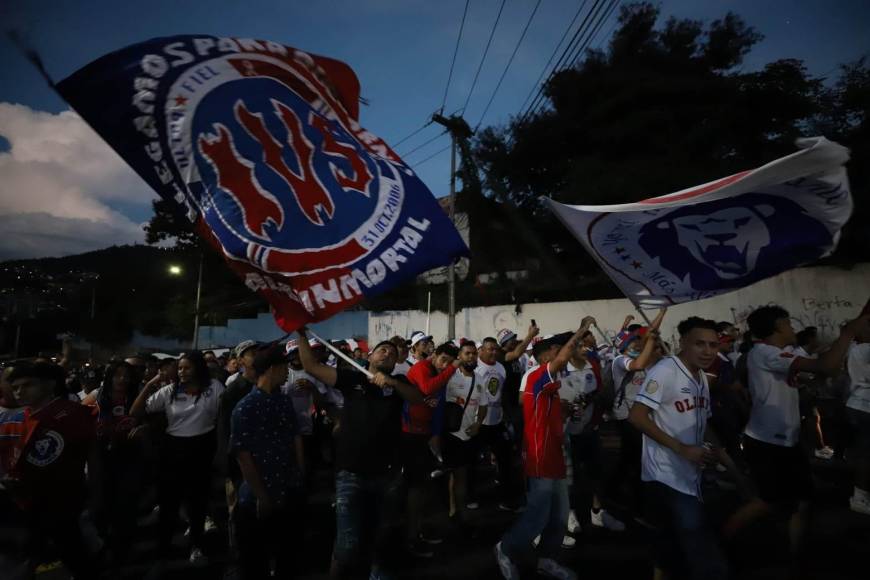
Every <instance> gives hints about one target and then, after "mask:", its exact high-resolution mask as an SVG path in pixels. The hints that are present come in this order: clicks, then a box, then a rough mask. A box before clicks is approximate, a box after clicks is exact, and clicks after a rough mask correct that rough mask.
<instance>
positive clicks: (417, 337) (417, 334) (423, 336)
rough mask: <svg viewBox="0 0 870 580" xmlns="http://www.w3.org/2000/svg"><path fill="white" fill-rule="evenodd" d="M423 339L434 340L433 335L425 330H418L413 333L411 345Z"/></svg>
mask: <svg viewBox="0 0 870 580" xmlns="http://www.w3.org/2000/svg"><path fill="white" fill-rule="evenodd" d="M421 340H432V336H431V335H427V334H426V333H425V332H423V331H421V330H418V331H416V332H414V333H413V334H411V347H412V348H413V347H414V345H415V344H417V343H418V342H420V341H421Z"/></svg>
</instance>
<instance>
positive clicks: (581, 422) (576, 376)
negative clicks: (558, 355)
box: [559, 363, 598, 435]
mask: <svg viewBox="0 0 870 580" xmlns="http://www.w3.org/2000/svg"><path fill="white" fill-rule="evenodd" d="M565 370H566V371H567V373H568V374H567V375H565V377H564V378H563V379H562V381H561V386H560V387H559V398H560V399H562V400H563V401H566V402H568V403H571V404H572V405H578V406H582V405H583V404H584V402H585V399H586V397H588V396H589V395H590V394H591V393H594V392H595V391H597V390H598V381H597V379H596V378H595V373H594V372H592V368H591V367H590V366H589V365H588V364H587V365H586V366H585V367H583V368H582V369H578V368H577V367H575V366H574V365H572V364H571V363H568V366H567V367H566V369H565ZM594 412H595V405H594V404H588V403H587V404H585V406H584V407H583V410H582V411H581V412H579V413H576V414H572V416H571V417H569V418H568V424H567V425H566V427H565V432H566V433H568V434H569V435H579V434H580V433H582V432H583V429H584V428H585V427H586V425H588V424H589V422H590V421H591V420H592V415H593V413H594Z"/></svg>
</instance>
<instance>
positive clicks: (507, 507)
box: [498, 502, 525, 514]
mask: <svg viewBox="0 0 870 580" xmlns="http://www.w3.org/2000/svg"><path fill="white" fill-rule="evenodd" d="M498 509H500V510H501V511H503V512H512V513H515V514H518V513H521V512H522V511H523V510H524V509H525V508H524V507H523V506H521V505H511V504H509V503H505V502H499V504H498Z"/></svg>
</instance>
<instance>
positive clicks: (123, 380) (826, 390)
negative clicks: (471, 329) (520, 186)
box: [0, 306, 870, 580]
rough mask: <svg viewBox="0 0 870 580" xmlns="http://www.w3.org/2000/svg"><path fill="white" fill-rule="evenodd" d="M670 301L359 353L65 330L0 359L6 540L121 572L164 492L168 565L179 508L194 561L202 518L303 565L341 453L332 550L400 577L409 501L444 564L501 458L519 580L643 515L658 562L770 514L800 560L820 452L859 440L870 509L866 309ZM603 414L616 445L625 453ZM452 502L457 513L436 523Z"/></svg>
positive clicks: (709, 552)
mask: <svg viewBox="0 0 870 580" xmlns="http://www.w3.org/2000/svg"><path fill="white" fill-rule="evenodd" d="M664 316H665V312H664V311H662V312H661V313H660V314H659V315H658V316H657V317H656V318H655V319H654V320H653V321H652V322H651V323H649V324H648V325H647V326H642V325H639V324H634V323H633V318H632V317H631V316H629V317H627V318H626V320H625V323H624V325H623V328H622V329H621V331H620V332H619V333H618V334H617V335H616V336H613V337H607V336H605V335H604V334H603V333H601V331H600V330H598V328H597V326H596V324H595V320H594V319H592V318H591V317H586V318H584V319H583V320H582V322H581V323H580V325H579V328H577V329H575V330H573V331H570V332H564V333H561V334H554V335H548V336H543V337H542V336H540V330H539V328H538V327H537V325H536V324H535V323H534V321H532V325H531V326H530V327H529V329H528V332H527V333H526V334H525V335H524V336H523V337H520V336H518V335H517V334H516V333H515V332H514V331H512V330H510V329H503V330H501V331H499V332H498V333H497V335H496V336H495V337H483V338H482V340H479V341H477V340H470V339H460V340H454V341H448V342H444V343H443V344H440V345H437V346H436V344H435V343H434V342H433V339H432V337H431V336H427V335H426V334H425V333H423V332H415V333H413V334H412V335H411V336H410V337H407V338H406V337H401V336H395V337H393V338H391V339H390V340H385V341H381V342H378V343H377V344H374V345H373V346H372V347H371V348H367V346H368V345H365V346H363V345H357V346H356V348H353V349H351V348H350V347H349V346H348V343H347V342H345V343H343V344H340V345H338V346H336V345H324V344H322V343H321V342H319V341H318V340H315V339H313V338H309V337H308V336H307V333H306V331H305V330H304V329H303V330H300V331H299V332H298V336H296V337H295V338H293V339H292V340H289V341H287V342H284V341H280V342H269V343H259V342H255V341H253V340H246V341H244V342H242V343H241V344H239V345H237V346H236V348H234V349H233V350H232V351H231V352H229V353H227V354H226V355H223V356H220V357H218V356H215V353H214V352H212V351H205V352H199V351H192V352H188V353H184V354H181V355H180V356H179V357H178V358H177V359H176V358H167V359H164V360H158V359H156V358H154V357H153V356H133V357H130V358H127V359H124V360H121V359H118V360H112V361H110V362H109V363H108V364H106V365H102V366H97V365H95V364H92V363H90V362H89V363H87V364H85V365H83V366H79V365H78V363H77V362H76V361H75V360H73V358H72V357H70V356H69V352H68V351H66V350H65V351H64V353H63V355H62V356H61V357H60V359H59V360H54V359H51V358H37V359H34V360H16V361H12V362H10V363H8V364H7V365H6V366H5V367H4V369H3V373H2V377H0V397H2V398H0V484H2V488H0V503H2V505H0V512H2V513H3V514H4V520H5V521H6V522H7V524H6V526H7V527H8V528H11V529H17V530H20V531H22V532H23V533H21V534H16V535H14V536H13V537H12V538H11V539H10V538H8V537H4V538H5V539H4V540H3V542H4V545H3V552H4V554H7V556H4V559H3V561H2V562H0V566H2V569H3V570H4V571H8V573H9V574H10V575H12V574H17V575H18V577H22V578H26V577H30V576H31V575H32V574H33V573H34V571H36V570H37V569H38V567H40V566H46V565H49V564H50V563H51V562H54V561H60V562H62V563H63V565H64V566H65V567H66V569H67V570H68V571H69V572H70V574H71V575H73V576H74V577H75V578H97V577H101V576H103V577H112V572H111V571H112V570H116V569H118V568H119V567H121V566H123V565H124V564H125V563H126V562H128V561H129V560H130V558H131V557H132V556H131V547H132V545H133V538H134V534H135V533H136V531H137V521H138V519H139V518H140V516H142V515H143V513H145V514H150V515H151V517H153V518H156V520H157V525H156V530H157V532H156V537H155V540H156V547H155V548H154V550H155V552H154V557H153V558H152V560H153V561H154V562H156V563H157V566H159V565H160V563H161V562H162V561H164V560H166V559H168V558H170V557H171V556H172V554H173V553H174V550H175V548H174V547H173V539H174V536H175V533H176V531H178V530H179V529H180V528H179V526H180V518H181V517H182V514H183V517H184V519H185V520H186V522H187V532H186V533H185V536H186V537H187V540H186V541H187V542H188V549H187V551H186V552H185V554H186V556H187V558H188V559H189V562H190V564H191V565H199V564H203V563H205V562H206V561H207V560H208V556H207V555H206V554H207V549H206V547H205V545H204V543H203V539H204V536H205V535H206V534H207V533H210V532H212V533H220V531H225V532H226V533H227V544H228V546H229V548H230V550H229V554H230V555H229V556H228V557H227V558H226V561H228V565H229V566H233V567H235V568H236V569H237V570H238V571H239V572H240V574H241V576H242V577H243V578H251V579H259V578H269V577H276V578H290V577H293V576H294V574H295V573H296V572H297V571H298V564H299V562H300V560H303V559H304V558H305V557H306V555H305V554H299V553H296V552H294V550H293V549H292V547H293V546H299V545H301V544H302V539H301V537H302V534H303V532H304V530H305V526H306V523H305V516H304V514H305V508H306V502H307V499H308V497H309V496H310V495H311V494H312V493H313V492H314V491H316V490H315V486H316V483H315V482H316V479H315V478H314V477H313V474H314V472H315V471H320V472H323V471H324V470H331V471H332V472H333V473H334V478H333V480H334V488H332V491H333V492H334V504H333V507H334V513H335V536H334V539H333V547H332V557H331V562H329V563H326V562H324V563H323V569H324V570H325V569H326V568H327V567H328V568H329V573H330V575H331V577H333V578H357V577H360V578H369V577H371V578H391V577H397V576H396V573H395V571H394V570H391V569H390V566H389V563H388V562H386V561H385V560H384V559H383V558H381V554H382V553H383V544H384V542H387V541H389V535H388V533H387V525H386V522H387V521H388V520H389V519H390V518H389V517H388V512H389V510H390V509H394V510H397V512H396V513H400V514H402V515H401V517H400V522H401V526H402V528H403V529H402V533H401V537H402V538H403V542H402V544H403V545H402V548H403V550H404V552H405V553H406V554H407V555H408V556H409V557H412V558H415V559H419V561H420V564H419V566H420V567H425V565H426V564H425V562H426V561H427V559H430V558H432V557H433V556H434V555H435V554H436V553H437V551H438V545H439V544H441V543H442V542H444V541H445V537H447V536H449V537H450V538H451V540H452V541H459V542H473V541H475V539H476V538H477V529H476V526H475V521H474V520H475V518H474V517H473V516H472V513H473V512H474V511H475V510H478V509H480V508H481V502H482V501H483V500H482V497H481V495H480V490H481V489H482V487H483V486H484V484H485V483H487V482H484V481H483V480H482V478H483V477H485V475H486V474H487V473H489V472H490V470H487V469H483V467H491V468H492V470H491V471H492V472H493V473H494V479H495V495H494V496H492V497H493V499H492V501H493V504H494V506H493V509H496V508H497V509H498V510H502V511H504V512H510V513H515V514H516V516H514V519H513V521H512V523H511V525H510V526H509V527H508V528H507V529H506V530H504V533H503V535H502V537H501V539H500V540H499V541H498V543H497V544H496V545H495V546H494V547H492V550H493V554H494V559H493V567H494V568H495V567H496V566H497V567H498V570H499V571H500V573H501V574H502V575H503V576H504V577H505V578H509V579H513V578H519V577H520V574H521V570H526V569H533V570H535V571H537V573H538V574H541V575H544V576H548V577H553V578H563V579H573V578H577V572H576V571H575V570H572V569H570V568H569V567H568V566H565V565H563V564H562V563H560V561H562V560H563V559H562V557H561V556H562V554H563V551H564V550H570V549H571V548H573V547H574V546H575V544H576V538H577V536H578V534H580V531H581V529H582V527H583V526H593V527H598V528H601V529H603V530H607V533H612V534H619V533H621V532H623V531H624V530H625V529H626V523H627V522H626V520H627V518H629V517H630V518H632V519H633V520H634V521H636V522H639V523H640V524H642V525H643V526H646V527H648V528H650V529H652V530H654V533H653V534H651V538H652V540H651V547H652V549H651V558H652V560H653V564H654V569H655V573H656V575H657V576H656V577H658V578H665V577H669V578H681V577H686V578H693V579H700V578H704V579H705V580H715V579H720V578H722V579H724V578H728V577H729V574H730V573H731V572H730V571H729V567H730V565H729V560H728V558H727V557H726V553H727V550H726V549H724V548H723V546H724V545H726V544H727V542H729V541H730V540H732V539H733V538H734V537H736V536H737V535H739V534H740V533H741V530H743V529H745V527H746V526H747V525H748V524H750V523H751V522H753V521H755V520H757V519H758V518H760V517H763V516H767V515H779V516H782V517H785V518H787V519H788V526H789V541H790V544H791V547H792V553H793V556H794V558H793V560H794V571H795V573H800V570H801V566H800V563H801V558H802V556H803V555H804V553H805V552H804V551H803V548H804V547H805V545H806V543H805V542H806V538H807V533H808V530H809V529H810V527H809V522H810V521H811V520H810V519H811V510H810V508H811V505H812V501H813V480H812V477H811V472H810V458H814V459H815V460H817V461H830V460H832V459H833V458H839V459H842V458H844V457H845V459H846V460H847V461H848V464H849V465H851V466H853V467H854V492H853V495H852V497H851V499H850V508H851V509H852V510H853V511H855V512H858V513H861V514H865V515H870V495H868V494H870V316H867V315H862V316H859V317H858V318H856V319H855V320H853V321H851V322H849V323H847V324H845V325H844V326H843V327H842V328H841V331H840V335H839V337H838V338H837V339H836V340H834V341H833V342H832V343H831V344H828V345H823V344H822V343H821V342H820V340H819V336H818V333H817V332H816V330H815V329H814V328H805V329H803V330H801V331H800V332H797V333H796V332H795V331H794V329H793V328H792V324H791V320H790V318H789V314H788V312H786V311H785V310H783V309H782V308H779V307H776V306H765V307H762V308H759V309H757V310H755V311H754V312H753V313H752V314H751V315H750V316H749V318H748V320H747V323H748V328H747V329H745V332H744V333H743V334H742V335H741V333H740V331H739V330H738V329H737V328H736V326H735V325H733V324H730V323H727V322H721V323H716V322H715V321H711V320H704V319H701V318H698V317H690V318H688V319H686V320H683V321H681V322H680V323H679V325H678V332H679V344H674V345H669V344H667V343H665V342H664V341H663V340H662V339H661V337H660V334H659V327H660V325H661V323H662V320H663V317H664ZM824 401H838V402H840V403H841V404H837V405H834V408H835V409H836V413H835V414H834V415H833V417H834V419H830V420H825V421H823V420H822V417H823V413H820V411H819V409H820V407H822V404H821V402H824ZM825 416H827V417H830V415H829V414H828V415H825ZM607 424H609V427H610V428H611V429H612V431H613V432H615V433H618V436H619V458H618V460H617V461H616V462H615V465H613V466H612V468H607V469H606V466H605V462H604V461H603V453H602V441H601V436H600V431H601V428H602V426H604V425H607ZM842 425H846V426H848V434H849V436H848V437H840V436H838V437H837V438H836V439H837V441H850V442H851V445H850V446H848V449H847V448H846V446H845V444H839V445H838V446H835V448H832V447H830V446H829V445H828V444H827V441H826V438H825V432H826V431H828V430H829V429H832V428H833V429H840V428H841V426H842ZM217 480H221V481H222V482H223V487H224V489H225V498H226V502H225V504H224V505H223V506H222V507H221V509H220V510H216V509H215V505H214V502H210V498H211V497H212V493H211V490H212V489H214V488H215V483H216V481H217ZM581 481H583V482H585V484H586V485H583V486H581V485H580V482H581ZM439 482H441V483H440V484H439ZM713 484H716V485H722V486H730V488H733V489H736V490H737V492H738V493H739V494H740V496H741V498H742V503H741V506H740V507H739V509H738V510H737V511H736V512H734V513H733V515H732V516H731V517H729V518H728V520H727V521H726V522H725V525H724V526H722V527H721V528H720V527H719V526H716V527H715V528H714V526H713V525H712V524H711V523H710V520H709V518H708V517H707V515H706V514H705V509H704V503H703V501H702V498H703V496H704V492H705V489H706V487H707V486H709V485H713ZM443 487H446V490H447V493H446V494H441V493H439V490H440V489H443ZM589 490H591V493H586V491H589ZM489 498H490V496H487V499H489ZM397 500H398V501H397ZM397 504H398V507H397ZM391 506H392V507H391ZM614 506H619V507H618V509H614ZM439 511H440V512H443V513H444V514H446V517H447V518H448V521H449V522H450V529H449V530H445V529H441V530H436V529H432V528H431V527H429V526H427V522H429V521H430V520H431V516H432V514H433V513H436V512H439ZM217 512H221V513H217ZM224 521H225V522H226V526H224V525H222V523H223V522H224ZM215 522H220V523H221V525H218V524H216V523H215ZM107 575H108V576H107Z"/></svg>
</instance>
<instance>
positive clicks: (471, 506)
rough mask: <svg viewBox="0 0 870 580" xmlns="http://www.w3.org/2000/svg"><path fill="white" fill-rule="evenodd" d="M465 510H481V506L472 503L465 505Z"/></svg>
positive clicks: (474, 502)
mask: <svg viewBox="0 0 870 580" xmlns="http://www.w3.org/2000/svg"><path fill="white" fill-rule="evenodd" d="M465 509H467V510H472V511H474V510H476V509H480V504H479V503H477V502H476V501H470V502H468V503H467V504H465Z"/></svg>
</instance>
